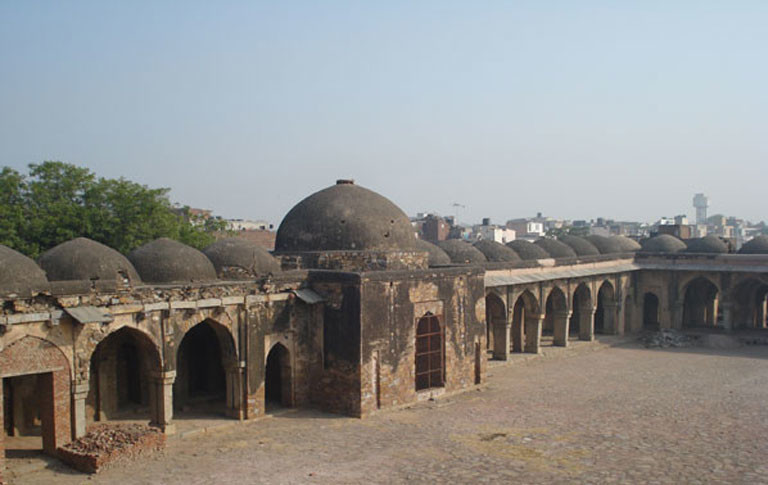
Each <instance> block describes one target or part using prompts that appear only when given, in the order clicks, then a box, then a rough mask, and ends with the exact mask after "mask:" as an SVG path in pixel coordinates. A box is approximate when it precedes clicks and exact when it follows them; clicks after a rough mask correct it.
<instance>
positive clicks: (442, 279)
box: [361, 269, 486, 415]
mask: <svg viewBox="0 0 768 485" xmlns="http://www.w3.org/2000/svg"><path fill="white" fill-rule="evenodd" d="M427 312H429V313H432V314H433V315H438V317H439V319H440V322H441V324H442V325H443V328H444V352H445V353H444V355H445V361H444V372H445V374H444V376H445V385H444V387H442V388H432V389H428V390H422V391H418V392H417V391H416V378H415V372H416V361H415V355H416V352H415V344H416V323H417V321H418V319H419V318H421V317H422V316H424V315H425V314H426V313H427ZM361 320H362V336H361V338H362V344H361V351H362V354H361V362H362V365H361V390H362V396H361V399H362V402H361V415H367V414H370V413H372V412H375V411H377V410H378V409H384V408H388V407H394V406H399V405H402V404H406V403H410V402H415V401H418V400H421V399H427V398H429V397H431V396H435V395H439V394H442V393H444V392H453V391H457V390H461V389H467V388H470V387H471V386H473V385H474V384H475V383H476V381H478V380H479V381H482V380H484V375H485V365H486V362H485V361H486V358H485V348H486V343H485V339H486V333H485V290H484V285H483V277H482V273H478V272H476V271H474V270H470V269H445V270H433V271H428V272H419V273H417V274H413V273H412V274H409V275H405V274H402V273H396V272H392V273H375V274H374V273H367V274H365V275H364V276H363V291H362V303H361Z"/></svg>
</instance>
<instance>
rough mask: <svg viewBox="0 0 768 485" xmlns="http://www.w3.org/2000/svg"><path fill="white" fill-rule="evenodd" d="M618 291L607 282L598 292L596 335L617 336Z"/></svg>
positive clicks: (604, 282)
mask: <svg viewBox="0 0 768 485" xmlns="http://www.w3.org/2000/svg"><path fill="white" fill-rule="evenodd" d="M617 307H618V305H617V304H616V291H615V290H614V288H613V284H612V283H611V282H610V281H608V280H605V281H603V283H602V284H601V285H600V288H599V289H598V291H597V309H596V310H595V333H596V334H616V333H618V332H617V328H616V313H617V310H618V308H617Z"/></svg>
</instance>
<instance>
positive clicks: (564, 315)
mask: <svg viewBox="0 0 768 485" xmlns="http://www.w3.org/2000/svg"><path fill="white" fill-rule="evenodd" d="M570 321H571V312H569V311H567V310H561V311H557V312H555V314H554V318H553V328H552V333H553V335H554V345H556V346H558V347H567V346H568V327H569V326H570V325H569V324H570Z"/></svg>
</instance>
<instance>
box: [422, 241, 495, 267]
mask: <svg viewBox="0 0 768 485" xmlns="http://www.w3.org/2000/svg"><path fill="white" fill-rule="evenodd" d="M435 244H437V245H438V247H440V249H442V250H443V251H445V252H446V254H448V257H449V258H451V262H452V263H460V264H463V263H486V262H488V260H487V259H486V257H485V255H483V253H481V252H480V251H479V250H477V249H476V248H475V247H474V246H472V245H471V244H469V243H468V242H465V241H462V240H461V239H448V240H447V241H437V243H435Z"/></svg>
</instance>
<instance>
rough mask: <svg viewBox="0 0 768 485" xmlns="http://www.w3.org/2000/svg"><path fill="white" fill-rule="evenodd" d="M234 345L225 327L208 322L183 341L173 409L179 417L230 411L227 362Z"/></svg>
mask: <svg viewBox="0 0 768 485" xmlns="http://www.w3.org/2000/svg"><path fill="white" fill-rule="evenodd" d="M232 354H234V343H233V342H232V339H231V337H230V336H229V334H228V331H227V329H226V328H224V327H222V326H221V325H219V324H218V323H215V322H212V321H210V320H205V321H203V322H201V323H199V324H197V325H195V326H194V327H192V328H191V329H190V330H189V331H188V332H187V333H186V334H185V335H184V338H183V339H182V340H181V343H180V344H179V350H178V353H177V357H176V380H175V382H174V384H173V405H174V410H176V411H177V413H178V414H179V415H180V416H184V415H187V416H189V415H198V414H209V415H210V414H224V413H225V411H227V402H226V396H227V381H228V379H227V376H226V373H225V370H224V367H225V366H224V362H225V360H227V361H230V360H233V357H232Z"/></svg>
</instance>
